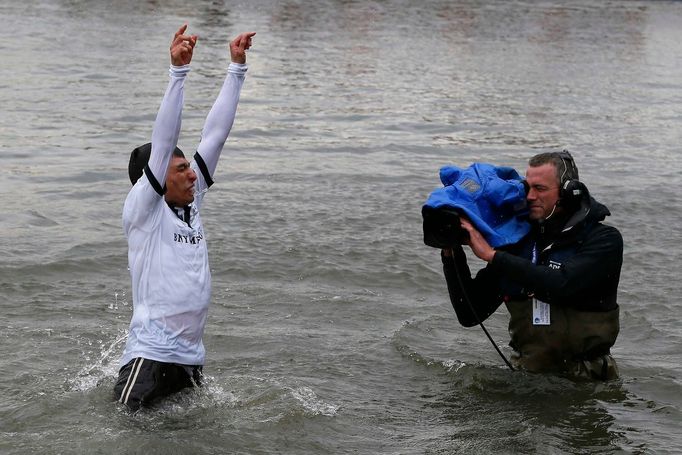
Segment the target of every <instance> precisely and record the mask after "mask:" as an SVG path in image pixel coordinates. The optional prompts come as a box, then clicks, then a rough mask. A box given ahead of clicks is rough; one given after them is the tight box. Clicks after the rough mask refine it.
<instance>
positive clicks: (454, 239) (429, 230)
mask: <svg viewBox="0 0 682 455" xmlns="http://www.w3.org/2000/svg"><path fill="white" fill-rule="evenodd" d="M422 218H423V219H424V225H423V227H424V243H425V244H426V245H428V246H431V247H433V248H441V249H443V248H452V247H453V246H456V245H464V244H466V243H467V242H468V241H469V233H468V232H467V231H465V230H464V229H463V228H462V226H461V225H460V222H459V213H458V212H457V210H455V209H453V208H451V207H439V208H437V209H436V208H433V207H429V206H426V205H425V206H423V207H422Z"/></svg>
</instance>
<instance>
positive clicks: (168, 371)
mask: <svg viewBox="0 0 682 455" xmlns="http://www.w3.org/2000/svg"><path fill="white" fill-rule="evenodd" d="M201 370H202V368H201V366H198V365H197V366H186V365H178V364H174V363H165V362H157V361H155V360H149V359H143V358H142V357H138V358H135V359H132V360H131V361H130V362H128V363H127V364H126V365H124V366H122V367H121V369H120V370H119V376H118V381H117V382H116V385H115V386H114V396H115V399H116V401H118V402H119V403H122V404H125V405H126V406H127V407H128V409H130V410H131V411H137V410H138V409H139V408H140V407H143V406H149V405H151V404H153V403H154V402H156V401H157V400H159V399H161V398H164V397H167V396H169V395H171V394H173V393H177V392H179V391H181V390H182V389H185V388H188V387H194V386H199V385H201Z"/></svg>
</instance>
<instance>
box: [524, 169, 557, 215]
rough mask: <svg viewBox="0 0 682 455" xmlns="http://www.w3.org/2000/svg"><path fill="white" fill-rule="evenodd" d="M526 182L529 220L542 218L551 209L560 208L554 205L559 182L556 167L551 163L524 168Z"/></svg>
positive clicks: (550, 211) (548, 213) (549, 212)
mask: <svg viewBox="0 0 682 455" xmlns="http://www.w3.org/2000/svg"><path fill="white" fill-rule="evenodd" d="M526 182H527V183H528V186H529V190H528V195H527V196H526V199H527V200H528V209H529V214H528V217H529V218H530V219H531V220H534V221H538V220H543V219H545V218H547V217H548V216H549V215H550V214H551V213H552V211H553V210H555V209H556V210H557V211H559V210H560V208H558V207H556V204H557V201H558V200H559V184H558V182H557V173H556V168H555V167H554V165H553V164H550V163H547V164H543V165H542V166H536V167H529V168H528V169H527V170H526Z"/></svg>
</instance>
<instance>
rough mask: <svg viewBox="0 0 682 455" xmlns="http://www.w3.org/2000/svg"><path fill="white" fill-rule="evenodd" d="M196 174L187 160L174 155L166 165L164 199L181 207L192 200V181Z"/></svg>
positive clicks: (194, 179)
mask: <svg viewBox="0 0 682 455" xmlns="http://www.w3.org/2000/svg"><path fill="white" fill-rule="evenodd" d="M196 179H197V174H196V173H195V172H194V170H193V169H192V168H191V167H189V162H188V161H187V160H186V159H185V158H182V157H179V156H174V157H173V158H172V159H171V162H170V165H169V166H168V175H167V176H166V195H165V198H166V201H168V202H169V203H171V204H173V205H175V206H176V207H182V206H185V205H187V204H189V203H191V202H192V201H193V200H194V182H195V181H196Z"/></svg>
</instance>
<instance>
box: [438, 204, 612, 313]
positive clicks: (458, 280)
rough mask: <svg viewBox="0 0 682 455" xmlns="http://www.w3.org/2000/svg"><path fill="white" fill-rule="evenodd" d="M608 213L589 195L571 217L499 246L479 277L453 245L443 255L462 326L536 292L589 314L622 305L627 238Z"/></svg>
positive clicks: (553, 301) (556, 302)
mask: <svg viewBox="0 0 682 455" xmlns="http://www.w3.org/2000/svg"><path fill="white" fill-rule="evenodd" d="M608 215H610V212H609V210H608V209H607V208H606V206H604V205H602V204H600V203H599V202H597V201H595V200H594V199H593V198H591V197H589V199H586V200H584V201H583V203H582V205H581V207H580V208H579V209H578V210H577V211H576V212H575V213H574V214H572V215H571V216H570V217H569V218H564V219H563V220H553V221H554V223H553V224H554V226H552V225H550V224H549V223H548V224H546V225H535V226H534V228H533V230H532V231H531V232H530V233H529V234H528V235H527V236H526V237H524V238H523V239H522V240H521V241H520V242H518V243H516V244H514V245H512V246H510V247H506V248H504V249H498V250H497V253H496V254H495V257H494V259H493V261H492V263H490V264H488V265H487V266H486V267H485V268H483V269H481V270H480V271H479V272H478V273H477V274H476V277H475V278H472V277H471V272H470V270H469V267H468V265H467V261H466V256H465V254H464V251H463V250H462V248H461V247H457V248H454V249H453V255H454V256H453V257H446V256H443V270H444V273H445V278H446V281H447V285H448V292H449V294H450V301H451V302H452V305H453V307H454V309H455V312H456V313H457V318H458V319H459V322H460V324H462V325H463V326H466V327H471V326H474V325H476V324H477V323H478V322H479V321H480V322H482V321H484V320H485V319H487V318H488V317H489V316H490V315H491V314H492V313H494V312H495V310H497V308H498V307H499V306H500V305H501V304H502V303H503V302H505V301H510V300H518V299H522V298H527V297H528V296H531V295H534V296H535V297H536V298H537V299H539V300H541V301H543V302H547V303H549V304H550V305H560V306H566V307H570V308H573V309H575V310H578V311H584V312H596V311H600V312H605V311H610V310H613V309H615V308H617V307H618V303H617V299H616V294H617V288H618V282H619V279H620V269H621V265H622V262H623V238H622V237H621V235H620V232H618V230H617V229H616V228H614V227H611V226H607V225H604V224H602V223H601V222H602V221H603V220H604V218H605V217H606V216H608ZM557 221H558V222H557ZM534 249H535V250H536V255H535V256H536V261H535V262H536V263H533V256H534V254H533V250H534ZM465 293H466V294H465ZM466 297H468V298H469V301H470V302H471V304H472V306H473V308H474V309H475V311H476V315H474V314H473V313H472V310H471V307H470V306H469V304H468V303H467V301H466ZM476 316H478V318H477V317H476Z"/></svg>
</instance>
